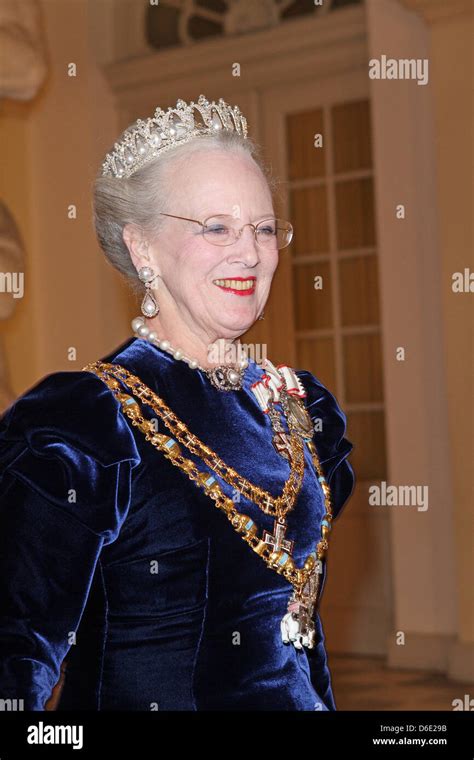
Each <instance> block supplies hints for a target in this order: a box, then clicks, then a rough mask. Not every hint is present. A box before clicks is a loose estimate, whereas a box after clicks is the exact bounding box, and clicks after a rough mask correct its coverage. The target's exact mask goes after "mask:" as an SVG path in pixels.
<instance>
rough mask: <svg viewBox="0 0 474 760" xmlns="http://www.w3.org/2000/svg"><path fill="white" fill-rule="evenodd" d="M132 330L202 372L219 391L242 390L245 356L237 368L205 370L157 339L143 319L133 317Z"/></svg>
mask: <svg viewBox="0 0 474 760" xmlns="http://www.w3.org/2000/svg"><path fill="white" fill-rule="evenodd" d="M132 330H133V331H134V333H135V335H136V336H137V337H139V338H144V339H145V340H147V341H149V343H154V344H155V345H156V346H158V348H161V349H163V351H166V352H167V353H168V354H170V355H171V356H173V357H174V358H175V359H178V360H179V361H183V362H185V363H186V364H187V365H188V366H189V367H191V369H199V370H201V371H202V372H204V373H205V374H206V375H207V377H208V378H209V380H210V381H211V383H212V384H213V385H214V386H215V387H216V388H218V390H220V391H231V390H240V389H241V388H242V380H243V376H244V372H245V370H246V368H247V367H248V365H249V360H248V357H247V356H244V357H242V358H241V359H239V361H238V363H237V368H235V367H233V366H232V365H226V364H223V365H219V366H218V367H212V368H205V367H202V366H201V365H200V364H199V362H198V361H197V360H196V359H193V358H192V357H190V356H187V355H186V354H185V353H184V351H182V349H181V348H174V347H173V346H172V345H171V344H170V342H169V340H162V339H161V338H159V337H158V335H157V334H156V332H155V331H154V330H150V328H149V327H147V326H146V324H145V320H144V318H143V317H135V319H133V320H132Z"/></svg>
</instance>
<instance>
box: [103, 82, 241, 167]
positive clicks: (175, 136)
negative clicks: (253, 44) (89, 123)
mask: <svg viewBox="0 0 474 760" xmlns="http://www.w3.org/2000/svg"><path fill="white" fill-rule="evenodd" d="M223 129H224V130H227V131H229V132H234V131H235V132H237V133H238V134H240V135H242V136H243V137H244V138H246V137H247V120H246V118H245V117H244V116H243V115H242V114H241V113H240V109H239V107H238V106H234V107H231V106H230V105H228V104H227V103H226V102H225V101H224V100H223V99H222V98H219V101H218V102H217V103H216V102H215V101H214V100H213V101H211V102H209V101H208V100H207V98H205V97H204V95H200V96H199V98H198V102H197V103H195V102H194V101H190V103H189V104H188V103H186V101H184V100H181V99H179V100H177V101H176V106H175V107H174V108H172V107H170V108H168V110H167V111H163V110H162V109H161V108H159V107H158V108H157V109H156V111H155V113H154V115H153V116H152V117H150V118H149V119H147V120H146V121H143V120H142V119H137V121H136V122H135V123H134V124H133V125H132V126H131V127H129V129H127V130H126V132H125V134H124V137H123V139H122V140H120V141H119V142H116V143H115V145H114V150H113V151H112V152H111V153H107V155H106V157H105V160H104V162H103V164H102V176H103V177H108V176H112V177H117V178H119V179H120V178H122V177H130V176H131V175H132V174H133V173H134V172H136V171H137V169H139V168H140V167H142V166H144V165H145V164H146V163H148V161H151V160H152V159H153V158H155V157H156V156H158V155H159V154H160V153H163V152H164V151H166V150H169V149H170V148H173V147H174V146H175V145H178V144H182V143H185V142H188V141H189V140H191V139H192V138H193V137H196V136H201V135H207V134H214V133H215V132H219V131H221V130H223Z"/></svg>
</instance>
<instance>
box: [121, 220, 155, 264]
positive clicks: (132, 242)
mask: <svg viewBox="0 0 474 760" xmlns="http://www.w3.org/2000/svg"><path fill="white" fill-rule="evenodd" d="M122 238H123V241H124V243H125V245H126V246H127V248H128V251H129V253H130V258H131V259H132V261H133V265H134V267H135V269H136V270H137V272H138V270H139V269H140V268H141V267H146V266H150V264H151V263H152V262H151V259H150V254H149V251H148V243H147V241H146V240H145V238H144V237H143V234H142V232H141V230H139V228H138V227H137V226H136V225H134V224H126V225H125V227H124V228H123V232H122Z"/></svg>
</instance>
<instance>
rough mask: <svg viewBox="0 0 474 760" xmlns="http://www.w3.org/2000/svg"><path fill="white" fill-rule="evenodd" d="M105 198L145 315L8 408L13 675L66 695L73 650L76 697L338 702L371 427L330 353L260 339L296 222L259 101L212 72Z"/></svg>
mask: <svg viewBox="0 0 474 760" xmlns="http://www.w3.org/2000/svg"><path fill="white" fill-rule="evenodd" d="M94 211H95V224H96V230H97V236H98V239H99V242H100V245H101V247H102V248H103V250H104V252H105V254H106V256H107V257H108V258H109V260H110V261H111V262H112V263H113V265H114V266H115V267H117V269H119V270H120V271H121V272H122V273H123V274H124V275H126V276H127V277H128V278H130V279H131V281H132V283H133V285H134V287H135V286H137V285H138V286H139V287H140V288H141V290H142V295H143V296H144V297H143V301H142V305H141V309H142V316H141V317H137V318H135V319H134V320H133V322H132V326H133V329H134V332H135V335H134V336H132V337H130V338H129V339H128V340H127V341H126V342H125V343H123V344H122V345H120V346H119V347H118V348H116V349H115V350H114V351H112V352H111V353H109V354H108V356H106V357H103V358H102V359H101V360H99V361H95V362H93V363H92V364H90V365H87V366H86V367H84V368H83V369H82V370H81V371H75V372H56V373H52V374H50V375H47V376H46V377H45V378H43V380H41V381H40V382H39V383H38V384H37V385H35V386H34V387H33V388H31V389H30V390H29V391H28V392H26V393H25V394H24V395H23V396H21V397H20V398H19V399H18V400H17V401H16V402H15V403H14V404H13V405H12V406H11V407H10V408H9V409H8V410H7V412H6V414H5V415H4V417H3V418H2V420H1V426H0V429H1V434H0V460H1V464H2V469H1V489H0V518H1V524H0V536H1V539H0V540H1V544H2V545H1V547H0V570H1V572H0V694H1V696H2V697H3V698H4V699H5V698H10V699H12V700H13V699H18V700H23V705H24V709H31V710H43V709H45V706H46V704H47V702H48V700H49V699H50V697H51V693H52V691H53V690H54V689H55V687H57V685H58V682H59V679H60V674H61V670H62V668H61V666H62V665H64V668H63V670H65V676H64V680H61V682H60V685H61V690H60V696H59V698H58V699H57V700H56V709H59V710H67V709H71V708H76V709H88V710H114V709H115V710H335V709H336V707H335V702H334V698H333V693H332V687H331V679H330V672H329V669H328V666H327V656H326V652H325V639H324V634H323V629H322V626H321V620H320V616H319V612H318V605H319V600H320V597H321V592H322V589H323V585H324V580H325V568H326V557H327V550H328V539H329V532H330V528H331V523H332V521H333V520H334V518H335V517H336V516H337V514H338V513H339V512H340V510H341V508H342V506H343V504H344V503H345V501H346V500H347V499H348V497H349V496H350V494H351V492H352V488H353V483H354V475H353V471H352V468H351V466H350V465H349V463H348V461H347V456H348V454H349V453H350V451H351V449H352V445H351V443H350V442H349V441H348V440H347V439H346V438H345V437H344V434H345V416H344V414H343V413H342V411H341V409H340V408H339V406H338V404H337V402H336V400H335V398H334V396H333V395H332V394H331V393H330V392H329V391H328V390H327V389H326V388H325V387H324V386H323V385H322V383H321V382H319V380H318V379H317V378H316V377H314V375H312V374H310V373H309V372H307V371H305V370H298V371H295V370H293V369H292V368H291V367H288V366H286V365H279V366H278V367H275V366H274V365H273V364H272V362H271V361H269V360H268V359H265V360H264V362H261V363H259V364H257V363H256V362H255V361H254V360H253V359H252V358H250V357H249V356H248V355H245V353H244V352H243V351H242V350H241V349H242V344H241V343H240V342H239V336H241V335H242V334H243V333H245V332H246V331H247V330H248V329H249V328H250V327H251V326H252V325H253V324H254V322H255V321H256V320H257V319H258V318H259V317H260V316H261V315H262V312H263V309H264V306H265V303H266V301H267V298H268V296H269V293H270V287H271V283H272V278H273V275H274V273H275V270H276V267H277V266H278V259H279V254H280V251H281V250H283V249H284V248H285V247H286V246H288V244H289V243H290V241H291V237H292V226H291V224H290V223H289V222H287V221H285V220H282V219H277V218H275V214H274V208H273V203H272V180H271V176H270V173H269V172H268V170H267V168H266V166H265V165H264V164H263V163H262V160H261V158H260V156H259V151H258V148H257V146H256V145H255V144H254V143H253V142H252V141H251V140H250V138H248V137H247V124H246V120H245V118H244V117H243V116H242V114H241V113H240V111H239V109H238V108H237V107H234V108H231V107H230V106H229V105H227V104H226V103H225V102H224V101H223V100H222V99H220V100H219V101H218V103H215V102H214V101H213V102H211V103H210V102H209V101H207V100H206V98H204V96H202V95H201V96H200V98H199V100H198V102H197V103H194V102H191V103H189V104H187V103H185V102H184V101H182V100H179V101H178V102H177V104H176V107H174V108H168V110H167V111H166V112H165V111H163V110H162V109H160V108H158V109H157V110H156V112H155V114H154V116H153V117H151V118H149V119H147V120H146V121H141V120H138V121H137V122H136V123H135V124H133V125H132V126H131V127H130V128H129V129H127V130H126V131H125V132H124V133H123V134H122V136H121V138H120V139H119V141H118V142H117V143H115V146H114V150H113V151H111V152H110V153H109V154H108V155H107V156H106V160H105V161H104V163H103V165H102V167H101V170H100V172H99V175H98V177H97V179H96V182H95V191H94ZM284 318H285V317H284V315H282V319H284ZM56 691H57V689H56Z"/></svg>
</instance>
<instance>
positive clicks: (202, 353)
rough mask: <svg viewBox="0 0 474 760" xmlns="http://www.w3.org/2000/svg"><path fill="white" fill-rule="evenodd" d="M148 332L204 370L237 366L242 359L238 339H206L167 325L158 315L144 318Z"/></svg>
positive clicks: (159, 314)
mask: <svg viewBox="0 0 474 760" xmlns="http://www.w3.org/2000/svg"><path fill="white" fill-rule="evenodd" d="M144 323H145V325H146V327H148V329H149V330H150V332H152V331H153V332H155V333H156V335H157V337H158V338H159V340H167V341H168V343H169V344H170V346H171V347H172V348H173V349H175V350H176V349H180V350H181V351H182V352H183V354H185V355H186V356H188V357H189V358H190V359H194V360H195V361H197V362H198V364H199V365H200V366H201V367H203V368H204V369H212V368H213V367H217V366H219V365H222V364H231V365H235V364H238V362H239V359H240V358H241V357H242V350H241V348H240V341H239V338H238V337H236V338H215V339H214V340H212V339H211V338H207V340H206V337H205V336H203V335H198V334H197V333H193V332H191V331H190V330H188V329H183V328H182V327H181V328H180V327H179V326H177V325H176V324H174V325H171V324H167V323H166V320H164V319H163V317H161V313H158V314H157V315H156V317H152V318H148V317H147V318H144Z"/></svg>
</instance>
